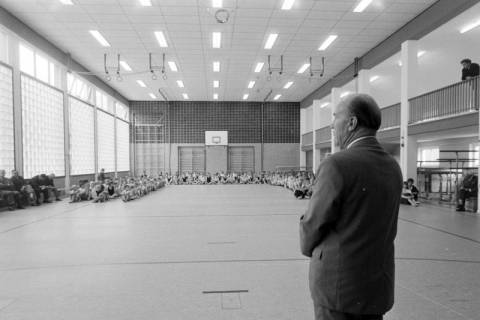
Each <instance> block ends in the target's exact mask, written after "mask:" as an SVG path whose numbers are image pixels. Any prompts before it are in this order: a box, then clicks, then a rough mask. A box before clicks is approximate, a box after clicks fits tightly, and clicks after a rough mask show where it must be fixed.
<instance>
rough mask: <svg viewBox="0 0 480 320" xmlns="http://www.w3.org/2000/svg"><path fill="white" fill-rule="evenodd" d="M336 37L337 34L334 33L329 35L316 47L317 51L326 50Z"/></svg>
mask: <svg viewBox="0 0 480 320" xmlns="http://www.w3.org/2000/svg"><path fill="white" fill-rule="evenodd" d="M337 37H338V36H336V35H334V34H331V35H329V36H328V38H327V39H326V40H325V41H323V43H322V45H321V46H320V47H319V48H318V50H319V51H323V50H326V49H327V48H328V46H330V45H331V44H332V42H333V41H335V39H337Z"/></svg>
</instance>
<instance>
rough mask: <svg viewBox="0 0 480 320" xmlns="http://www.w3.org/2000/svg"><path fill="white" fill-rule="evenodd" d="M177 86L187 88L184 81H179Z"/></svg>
mask: <svg viewBox="0 0 480 320" xmlns="http://www.w3.org/2000/svg"><path fill="white" fill-rule="evenodd" d="M177 86H178V87H179V88H184V87H185V86H184V84H183V81H182V80H177Z"/></svg>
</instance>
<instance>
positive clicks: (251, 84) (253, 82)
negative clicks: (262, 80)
mask: <svg viewBox="0 0 480 320" xmlns="http://www.w3.org/2000/svg"><path fill="white" fill-rule="evenodd" d="M254 85H255V81H250V82H249V83H248V89H252V88H253V86H254Z"/></svg>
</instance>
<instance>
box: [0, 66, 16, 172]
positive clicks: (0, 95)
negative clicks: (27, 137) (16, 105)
mask: <svg viewBox="0 0 480 320" xmlns="http://www.w3.org/2000/svg"><path fill="white" fill-rule="evenodd" d="M14 152H15V149H14V140H13V91H12V70H11V69H10V68H7V67H4V66H2V65H0V169H4V170H5V171H7V174H10V171H11V170H13V169H14V168H15V155H14Z"/></svg>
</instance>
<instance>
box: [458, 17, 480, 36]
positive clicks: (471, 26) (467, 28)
mask: <svg viewBox="0 0 480 320" xmlns="http://www.w3.org/2000/svg"><path fill="white" fill-rule="evenodd" d="M478 26H480V20H477V21H475V22H472V23H470V24H467V25H466V26H465V27H463V28H462V29H460V33H465V32H468V31H470V30H472V29H475V28H476V27H478Z"/></svg>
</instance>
